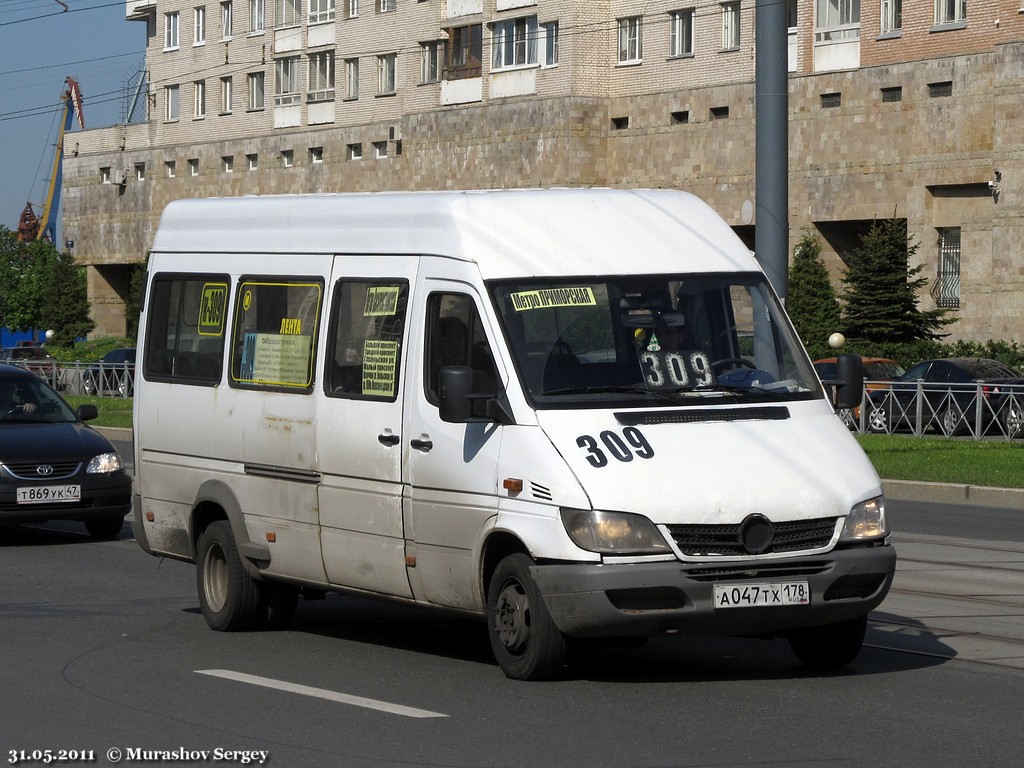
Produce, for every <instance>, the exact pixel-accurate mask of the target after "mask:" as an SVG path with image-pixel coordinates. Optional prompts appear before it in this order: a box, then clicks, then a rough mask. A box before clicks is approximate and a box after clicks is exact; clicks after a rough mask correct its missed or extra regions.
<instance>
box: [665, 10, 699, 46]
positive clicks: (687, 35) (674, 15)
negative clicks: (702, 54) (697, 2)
mask: <svg viewBox="0 0 1024 768" xmlns="http://www.w3.org/2000/svg"><path fill="white" fill-rule="evenodd" d="M693 17H694V9H693V8H680V9H678V10H675V11H669V14H668V20H669V21H668V55H669V58H673V59H678V58H684V57H692V56H693V55H694V51H693Z"/></svg>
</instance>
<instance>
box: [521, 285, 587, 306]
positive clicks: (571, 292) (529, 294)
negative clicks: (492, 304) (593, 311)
mask: <svg viewBox="0 0 1024 768" xmlns="http://www.w3.org/2000/svg"><path fill="white" fill-rule="evenodd" d="M510 298H511V299H512V307H513V308H514V309H515V311H516V312H524V311H528V310H531V309H548V308H550V307H593V306H596V305H597V301H596V299H594V291H593V289H592V288H587V287H579V288H541V289H539V290H536V291H520V292H518V293H513V294H511V296H510Z"/></svg>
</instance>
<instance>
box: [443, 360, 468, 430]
mask: <svg viewBox="0 0 1024 768" xmlns="http://www.w3.org/2000/svg"><path fill="white" fill-rule="evenodd" d="M472 393H473V369H472V368H470V367H469V366H468V365H446V366H445V367H444V368H442V369H441V375H440V377H439V381H438V386H437V397H438V401H439V403H438V407H439V409H440V412H441V421H448V422H451V423H452V424H465V423H466V422H468V421H470V420H471V419H472V418H473V401H472V400H471V399H470V395H471V394H472Z"/></svg>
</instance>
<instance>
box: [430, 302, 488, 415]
mask: <svg viewBox="0 0 1024 768" xmlns="http://www.w3.org/2000/svg"><path fill="white" fill-rule="evenodd" d="M426 339H427V354H426V355H424V358H425V360H426V366H427V368H426V383H427V400H428V402H430V403H432V404H434V405H436V404H437V402H438V397H437V385H438V379H439V377H440V373H441V369H442V368H443V367H445V366H446V365H468V366H469V367H471V368H472V369H473V392H474V394H491V395H493V394H497V390H498V375H497V371H496V370H495V367H494V358H493V357H492V354H491V346H490V344H489V343H488V341H487V335H486V334H485V333H484V327H483V324H482V323H481V322H480V315H479V313H478V312H477V309H476V305H475V304H474V303H473V299H472V297H470V296H467V295H465V294H458V293H434V294H431V295H430V298H429V299H428V301H427V336H426Z"/></svg>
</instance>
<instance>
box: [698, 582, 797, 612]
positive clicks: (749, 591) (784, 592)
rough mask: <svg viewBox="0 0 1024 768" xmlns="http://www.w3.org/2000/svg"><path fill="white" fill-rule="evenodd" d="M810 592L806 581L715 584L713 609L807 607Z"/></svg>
mask: <svg viewBox="0 0 1024 768" xmlns="http://www.w3.org/2000/svg"><path fill="white" fill-rule="evenodd" d="M810 602H811V590H810V588H809V587H808V586H807V582H806V581H786V582H781V583H771V584H731V585H727V584H716V585H715V608H752V607H756V606H764V605H767V606H771V605H808V604H810Z"/></svg>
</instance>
